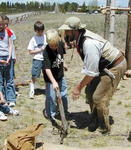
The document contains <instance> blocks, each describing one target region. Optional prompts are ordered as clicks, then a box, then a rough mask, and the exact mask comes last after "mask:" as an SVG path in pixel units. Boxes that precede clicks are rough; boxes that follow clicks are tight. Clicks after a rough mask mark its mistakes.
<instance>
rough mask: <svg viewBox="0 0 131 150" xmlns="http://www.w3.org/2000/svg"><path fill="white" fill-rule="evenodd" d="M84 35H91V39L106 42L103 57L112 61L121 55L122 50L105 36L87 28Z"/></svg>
mask: <svg viewBox="0 0 131 150" xmlns="http://www.w3.org/2000/svg"><path fill="white" fill-rule="evenodd" d="M83 36H85V37H89V38H91V39H94V40H97V41H100V42H102V43H104V46H103V53H102V57H103V58H105V59H106V60H109V61H110V62H112V61H113V60H115V59H117V58H119V57H120V55H121V52H120V51H119V50H118V49H117V48H115V47H114V46H112V45H111V43H110V42H108V41H107V40H105V39H104V38H103V37H101V36H99V35H98V34H95V33H93V32H91V31H89V30H86V32H85V34H84V35H83Z"/></svg>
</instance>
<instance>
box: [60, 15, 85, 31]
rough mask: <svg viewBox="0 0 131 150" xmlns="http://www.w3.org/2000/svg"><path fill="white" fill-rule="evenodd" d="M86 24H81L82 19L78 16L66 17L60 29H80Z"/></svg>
mask: <svg viewBox="0 0 131 150" xmlns="http://www.w3.org/2000/svg"><path fill="white" fill-rule="evenodd" d="M85 27H86V24H81V21H80V19H79V18H78V17H69V18H68V19H66V21H65V23H64V24H63V25H62V26H60V27H59V29H58V30H78V29H84V28H85Z"/></svg>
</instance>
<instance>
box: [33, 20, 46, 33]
mask: <svg viewBox="0 0 131 150" xmlns="http://www.w3.org/2000/svg"><path fill="white" fill-rule="evenodd" d="M44 29H45V27H44V24H43V23H42V22H41V21H36V22H35V24H34V31H40V30H44Z"/></svg>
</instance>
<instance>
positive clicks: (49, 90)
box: [45, 78, 68, 118]
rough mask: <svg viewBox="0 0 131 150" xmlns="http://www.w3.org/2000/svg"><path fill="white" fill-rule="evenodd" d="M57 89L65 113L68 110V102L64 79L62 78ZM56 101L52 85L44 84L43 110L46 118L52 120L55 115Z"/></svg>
mask: <svg viewBox="0 0 131 150" xmlns="http://www.w3.org/2000/svg"><path fill="white" fill-rule="evenodd" d="M58 84H59V88H60V93H61V98H62V102H63V106H64V111H65V112H67V110H68V101H67V83H66V80H65V79H64V78H62V79H61V80H60V81H59V82H58ZM57 108H58V107H57V100H56V93H55V90H54V89H53V86H52V83H50V82H46V103H45V110H46V113H47V116H48V117H49V118H53V117H54V116H55V115H56V114H57V110H58V109H57Z"/></svg>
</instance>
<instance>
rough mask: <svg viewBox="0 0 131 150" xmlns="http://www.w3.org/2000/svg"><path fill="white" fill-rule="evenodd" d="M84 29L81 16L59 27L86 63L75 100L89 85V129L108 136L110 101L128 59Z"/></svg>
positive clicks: (87, 89) (105, 41)
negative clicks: (98, 130) (72, 42)
mask: <svg viewBox="0 0 131 150" xmlns="http://www.w3.org/2000/svg"><path fill="white" fill-rule="evenodd" d="M85 28H86V25H85V24H82V23H81V21H80V19H79V18H78V17H69V18H68V19H67V20H66V21H65V23H64V24H63V25H62V26H61V27H60V28H59V30H64V31H65V37H66V39H68V42H71V41H75V46H76V48H77V51H78V53H79V55H80V56H81V59H82V60H83V62H84V65H83V68H82V71H81V72H82V73H84V74H85V76H84V78H83V79H82V80H81V81H80V82H79V83H78V84H77V85H76V87H75V88H74V90H73V99H77V98H79V96H80V93H81V90H82V89H83V88H84V87H85V86H86V90H85V93H86V97H87V100H88V103H89V105H90V108H91V116H92V117H91V121H90V125H89V127H88V129H89V131H95V130H96V129H97V128H98V127H99V128H100V129H101V130H100V131H101V132H102V133H109V132H110V122H109V108H108V106H109V101H110V99H111V97H112V96H113V94H114V92H115V90H116V88H117V85H118V83H119V82H120V79H121V77H122V76H123V75H124V72H125V70H126V60H125V58H124V56H123V55H122V53H121V52H120V51H119V50H118V49H117V48H115V47H113V46H112V45H111V44H110V42H109V41H107V40H105V39H103V38H102V37H101V36H99V35H97V34H95V33H93V32H91V31H89V30H87V29H85ZM67 37H68V38H67Z"/></svg>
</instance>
